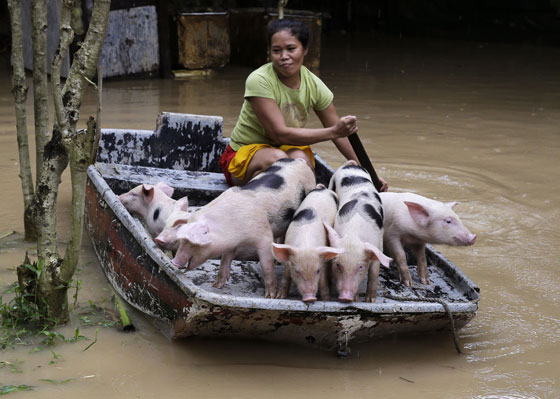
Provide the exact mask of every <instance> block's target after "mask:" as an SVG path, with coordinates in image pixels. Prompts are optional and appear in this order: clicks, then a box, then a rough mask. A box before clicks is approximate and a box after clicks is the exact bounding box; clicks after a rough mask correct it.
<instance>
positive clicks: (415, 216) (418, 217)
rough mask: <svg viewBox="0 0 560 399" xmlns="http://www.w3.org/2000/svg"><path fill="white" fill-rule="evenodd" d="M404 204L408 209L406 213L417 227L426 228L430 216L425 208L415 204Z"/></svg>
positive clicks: (405, 202) (406, 202)
mask: <svg viewBox="0 0 560 399" xmlns="http://www.w3.org/2000/svg"><path fill="white" fill-rule="evenodd" d="M404 204H405V205H406V206H407V207H408V212H409V213H410V216H411V217H412V220H414V222H416V224H417V225H419V226H420V227H426V226H428V222H429V220H430V215H429V213H428V211H427V210H426V208H424V207H423V206H422V205H420V204H418V203H416V202H409V201H404Z"/></svg>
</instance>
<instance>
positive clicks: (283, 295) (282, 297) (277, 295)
mask: <svg viewBox="0 0 560 399" xmlns="http://www.w3.org/2000/svg"><path fill="white" fill-rule="evenodd" d="M286 297H287V295H286V294H285V293H283V292H279V293H277V294H276V299H286Z"/></svg>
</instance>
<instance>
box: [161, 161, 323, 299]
mask: <svg viewBox="0 0 560 399" xmlns="http://www.w3.org/2000/svg"><path fill="white" fill-rule="evenodd" d="M314 187H315V175H314V174H313V171H312V170H311V168H309V166H307V163H306V162H305V161H304V160H303V159H290V158H286V159H280V160H278V161H276V162H275V163H273V164H272V165H271V166H270V167H269V168H268V169H266V170H265V171H264V172H262V173H261V174H259V175H258V176H256V177H254V178H253V179H251V180H250V181H249V182H248V183H247V184H246V185H245V186H241V187H231V188H229V189H228V190H226V191H224V192H223V193H222V194H221V195H220V196H219V197H217V198H216V199H214V200H213V201H212V202H210V203H208V204H207V205H206V206H204V207H202V208H200V209H199V210H198V211H197V212H195V213H194V214H193V215H192V216H191V217H190V219H189V220H188V223H175V224H174V225H173V226H167V227H166V229H165V230H164V231H163V232H162V233H161V234H160V235H159V236H158V237H156V242H158V244H160V245H161V246H162V247H164V248H172V247H173V246H174V245H176V242H177V241H178V242H179V246H178V250H177V253H176V255H175V257H174V258H173V260H172V262H173V263H174V264H175V265H176V266H177V267H179V268H187V270H190V269H193V268H195V267H197V266H199V265H200V264H202V263H203V262H205V261H206V260H207V259H211V258H216V257H219V256H221V258H222V259H221V262H220V271H219V273H218V277H217V279H216V282H215V283H214V286H215V287H217V288H222V287H223V286H224V284H225V283H226V282H227V280H228V279H229V274H230V266H231V261H232V260H233V259H234V258H236V257H238V256H239V253H240V252H243V253H245V254H246V253H247V252H250V251H251V250H252V251H254V252H255V253H256V254H257V256H258V258H259V261H260V264H261V267H262V271H263V277H264V284H265V297H267V298H272V297H274V296H275V295H276V288H277V284H276V275H275V274H274V259H273V256H272V251H271V246H272V242H273V239H274V238H278V237H283V236H284V234H285V233H286V230H287V228H288V225H289V223H290V221H291V220H292V217H293V215H294V213H295V211H296V209H297V208H298V206H299V205H300V203H301V202H302V201H303V199H304V198H305V196H306V195H307V194H308V193H309V192H310V191H311V190H313V188H314Z"/></svg>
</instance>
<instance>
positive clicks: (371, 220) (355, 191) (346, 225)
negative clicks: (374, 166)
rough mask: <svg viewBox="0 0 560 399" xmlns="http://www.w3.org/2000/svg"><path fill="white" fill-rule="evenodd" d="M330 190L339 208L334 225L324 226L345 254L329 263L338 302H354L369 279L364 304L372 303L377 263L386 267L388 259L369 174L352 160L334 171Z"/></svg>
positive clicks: (380, 211) (379, 208)
mask: <svg viewBox="0 0 560 399" xmlns="http://www.w3.org/2000/svg"><path fill="white" fill-rule="evenodd" d="M329 188H330V189H334V190H336V193H337V195H338V201H339V207H338V212H337V215H336V218H335V222H334V226H333V227H330V226H328V225H327V224H325V227H326V228H327V231H328V235H329V242H330V245H331V246H334V247H337V248H344V249H345V252H344V253H343V254H341V255H339V256H338V257H337V258H336V259H335V260H334V261H333V262H332V275H333V278H334V280H335V282H336V287H337V290H338V299H339V300H340V301H343V302H352V301H354V300H356V299H357V295H358V287H359V285H360V283H361V282H362V281H363V280H365V278H366V277H367V278H368V282H367V290H366V297H365V301H366V302H373V301H375V298H376V295H377V282H378V279H379V266H380V263H381V264H382V265H384V266H389V263H390V261H391V258H388V257H387V256H385V255H384V254H383V252H382V250H381V249H380V248H383V206H382V203H381V199H380V197H379V193H378V192H377V190H376V189H375V187H374V185H373V183H372V181H371V177H370V175H369V173H368V172H367V171H366V170H365V169H363V168H362V167H361V166H359V165H358V164H357V163H356V162H355V161H348V162H346V163H345V164H344V165H343V166H341V167H340V168H338V169H337V171H336V172H335V173H334V175H333V176H332V178H331V181H330V183H329Z"/></svg>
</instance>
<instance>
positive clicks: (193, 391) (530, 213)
mask: <svg viewBox="0 0 560 399" xmlns="http://www.w3.org/2000/svg"><path fill="white" fill-rule="evenodd" d="M325 42H326V45H325V48H324V50H323V60H322V62H323V67H322V70H321V77H322V78H323V80H324V81H325V82H326V83H327V84H328V85H329V87H330V88H331V89H332V90H333V91H334V93H335V105H336V106H337V109H338V111H339V114H340V115H344V114H355V115H357V116H358V118H359V126H360V135H361V137H362V141H363V142H364V144H365V146H366V149H367V150H368V152H369V154H370V155H371V157H372V159H373V160H374V164H375V166H376V168H377V169H378V172H379V174H380V175H382V176H383V177H384V178H385V179H386V180H388V182H389V184H390V186H391V189H392V190H396V191H404V190H406V191H414V192H417V193H420V194H423V195H425V196H428V197H434V198H437V199H440V200H446V201H452V200H453V201H455V200H456V201H459V202H460V205H459V206H458V207H457V208H456V209H457V212H458V214H459V215H460V216H461V217H462V219H463V221H464V222H465V224H466V225H467V226H468V227H469V228H470V229H471V230H472V231H473V232H476V233H477V234H478V240H477V243H476V245H475V246H474V247H470V248H448V247H441V248H438V249H440V250H441V251H442V252H443V253H444V254H445V255H446V256H448V257H449V258H450V259H451V260H452V261H454V262H455V263H456V264H457V265H459V266H460V267H461V269H462V270H463V271H464V272H465V273H466V274H467V275H468V276H469V277H470V278H471V279H473V280H474V281H475V282H476V283H477V284H478V285H479V286H480V288H481V293H482V300H481V303H480V310H479V313H478V315H477V317H476V318H475V319H474V320H473V321H472V322H471V323H470V324H469V325H468V326H466V327H465V328H463V329H462V330H461V331H460V341H461V343H462V344H463V345H464V348H465V354H463V355H460V356H458V355H457V354H456V353H455V350H454V348H453V343H452V340H451V339H450V337H449V335H448V334H428V335H421V336H406V337H405V336H398V337H391V338H387V339H383V340H380V341H376V342H372V343H368V344H363V345H356V346H354V347H353V348H352V349H353V356H352V358H350V359H346V360H340V359H338V358H337V357H336V356H334V355H333V354H332V353H327V352H320V351H316V350H311V349H307V348H301V347H296V346H289V345H288V346H286V345H280V344H270V343H263V342H247V341H215V340H202V339H196V340H187V341H182V342H169V341H168V340H167V339H166V338H164V337H163V336H162V335H161V334H160V333H159V332H157V331H156V330H155V329H154V328H152V327H151V326H150V325H149V324H148V323H147V322H145V321H144V320H143V319H142V318H141V317H140V316H139V315H134V316H135V322H136V324H137V326H138V327H139V330H138V332H136V333H133V334H123V333H119V332H117V331H115V330H114V329H111V328H100V330H99V334H98V338H97V343H95V344H94V345H93V346H92V347H91V348H90V349H88V350H87V351H82V350H83V349H84V348H85V347H86V346H87V345H88V344H90V343H91V342H92V340H93V339H94V337H95V329H94V328H92V327H89V328H86V327H82V329H81V330H80V332H81V334H83V335H86V336H88V337H89V338H90V341H80V342H78V343H75V344H63V345H57V346H55V347H54V348H53V350H54V353H56V355H58V356H59V357H58V358H57V359H56V360H55V361H54V363H53V364H50V363H51V361H53V358H54V355H53V353H51V352H50V351H49V350H44V351H42V352H39V353H30V349H31V348H30V347H16V348H15V349H8V350H5V351H2V352H1V354H0V356H1V360H3V361H10V362H21V363H19V369H20V370H21V371H22V372H21V373H13V372H11V371H10V368H9V367H3V368H1V369H0V383H1V384H0V385H5V384H29V385H33V386H35V387H37V389H36V390H35V391H31V392H23V393H17V394H13V397H14V398H16V397H22V398H23V397H26V398H28V397H29V398H33V397H36V398H39V397H40V398H75V397H81V398H84V399H85V398H98V397H138V398H159V397H170V398H175V397H223V398H247V397H260V398H277V397H306V398H313V397H322V398H325V397H337V398H344V397H352V398H370V397H374V396H375V397H385V398H404V397H415V398H516V399H518V398H519V399H520V398H560V372H559V370H560V350H559V349H558V348H559V343H560V310H559V309H560V273H559V262H558V258H559V257H560V249H559V247H558V243H559V239H560V229H559V228H558V225H559V224H560V211H559V210H558V205H559V203H558V197H559V196H560V188H559V184H558V181H559V180H560V165H559V158H558V156H559V154H560V151H559V150H560V74H559V73H558V71H560V49H557V48H550V47H538V46H533V45H524V44H511V45H506V44H495V43H472V42H456V41H435V40H429V41H428V40H419V39H414V40H396V39H375V38H373V37H371V38H364V37H361V38H345V39H342V40H340V39H338V40H335V39H332V38H331V39H330V40H329V39H327V40H326V41H325ZM248 72H249V70H248V69H244V68H231V67H230V68H226V70H225V71H223V72H220V73H218V74H216V75H215V76H214V77H212V78H210V79H191V80H183V81H173V80H164V81H162V80H133V81H120V82H105V83H104V104H103V105H104V114H103V123H104V126H105V127H115V128H119V127H134V128H139V129H151V128H153V127H154V125H155V118H156V115H157V114H158V112H160V111H172V112H188V113H198V114H215V115H222V116H223V117H224V124H225V132H226V133H227V132H229V131H230V130H231V128H232V126H233V124H234V123H235V119H236V117H237V113H238V111H239V107H240V105H241V101H242V94H243V85H244V78H245V77H246V75H247V74H248ZM29 84H31V82H29ZM0 87H1V91H0V154H1V155H0V186H1V187H2V194H3V199H4V201H3V206H2V208H1V209H0V233H1V232H4V231H10V230H13V229H15V230H18V231H21V229H22V222H21V219H22V217H21V211H22V206H21V192H20V182H19V179H18V166H17V162H18V161H17V152H16V140H15V127H14V126H15V122H14V112H13V106H12V97H11V94H10V90H9V87H10V80H9V72H7V71H6V70H5V69H4V70H3V71H2V72H1V75H0ZM94 110H95V96H94V93H90V94H89V95H88V98H87V101H86V104H85V106H84V107H83V108H82V119H84V120H85V118H86V117H87V116H88V115H90V114H93V113H94ZM29 112H30V114H31V113H32V112H31V111H29ZM29 125H30V128H31V127H32V126H33V122H32V119H31V115H30V121H29ZM312 125H314V126H315V125H316V126H318V122H317V121H316V120H314V121H313V122H312ZM316 149H317V150H319V151H320V153H321V154H322V155H324V158H326V159H327V160H328V161H329V162H330V163H331V164H332V165H333V166H338V165H339V164H340V163H341V162H342V159H341V156H340V155H339V154H338V153H337V152H336V150H335V149H334V147H333V146H332V145H331V144H329V143H325V144H321V145H317V146H316ZM67 180H68V177H65V182H64V186H63V192H62V194H61V196H62V201H61V204H60V219H61V222H62V227H61V237H62V238H64V234H65V232H66V230H67V226H68V222H67V215H68V209H69V205H70V197H69V193H68V185H67ZM6 241H8V242H12V244H11V245H12V246H16V247H17V248H15V249H10V248H9V247H8V248H6V247H2V248H1V249H0V255H1V257H0V279H1V282H2V283H1V284H2V288H5V287H6V286H7V285H8V284H9V283H11V282H12V281H14V279H15V275H14V272H13V266H14V265H15V264H17V263H18V262H20V261H21V260H22V258H23V249H22V248H24V247H31V246H29V245H22V244H21V241H20V240H19V239H18V238H17V237H15V238H10V239H7V240H3V242H4V243H5V242H6ZM78 278H80V279H82V280H83V289H82V290H81V292H80V297H79V298H80V300H79V305H80V308H79V309H78V310H84V309H86V308H87V307H88V306H89V305H88V300H89V299H92V300H94V301H97V302H102V301H105V302H106V303H107V302H108V301H109V298H110V295H111V293H110V290H109V286H108V283H107V282H106V280H105V278H104V276H103V274H102V273H101V272H100V269H99V268H98V266H97V265H96V260H95V257H94V255H93V254H92V250H91V248H90V247H89V243H88V241H87V239H86V240H85V243H84V250H83V253H82V264H81V267H80V270H79V272H78ZM76 319H77V317H76ZM76 325H78V320H75V322H74V324H73V326H68V327H66V328H64V329H63V330H62V332H63V333H64V334H65V335H67V336H71V335H72V333H73V331H74V329H75V326H76ZM44 379H49V380H53V381H55V382H59V383H58V384H53V383H49V382H47V381H44ZM68 379H71V380H70V381H69V382H67V383H61V382H62V381H64V380H68Z"/></svg>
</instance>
